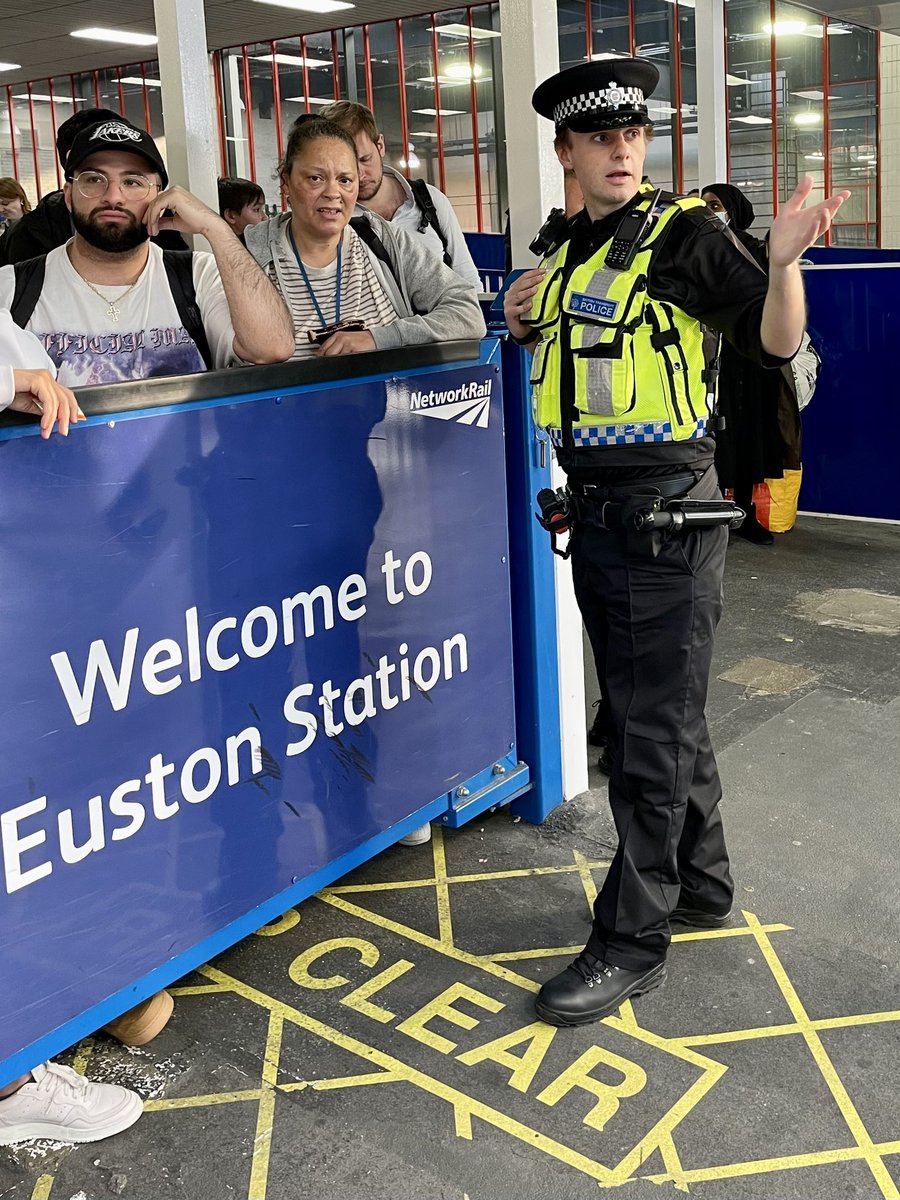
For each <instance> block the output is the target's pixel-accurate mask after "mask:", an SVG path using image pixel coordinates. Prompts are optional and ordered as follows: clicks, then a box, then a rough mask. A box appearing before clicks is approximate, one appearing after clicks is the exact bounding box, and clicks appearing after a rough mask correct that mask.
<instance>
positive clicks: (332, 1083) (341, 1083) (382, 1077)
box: [278, 1071, 403, 1092]
mask: <svg viewBox="0 0 900 1200" xmlns="http://www.w3.org/2000/svg"><path fill="white" fill-rule="evenodd" d="M402 1082H403V1080H402V1079H401V1077H400V1076H399V1075H395V1074H394V1072H393V1071H370V1072H368V1074H365V1075H342V1076H340V1077H339V1078H336V1079H307V1080H298V1081H297V1082H296V1083H280V1084H279V1085H278V1090H279V1091H280V1092H302V1091H303V1090H304V1089H305V1088H308V1087H309V1088H312V1089H313V1091H315V1092H333V1091H340V1090H341V1089H343V1088H355V1087H369V1086H370V1085H371V1084H373V1083H402Z"/></svg>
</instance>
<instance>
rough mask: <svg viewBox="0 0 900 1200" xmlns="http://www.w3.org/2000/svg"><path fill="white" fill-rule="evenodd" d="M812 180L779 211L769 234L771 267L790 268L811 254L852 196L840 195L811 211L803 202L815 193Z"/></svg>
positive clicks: (803, 185) (801, 182)
mask: <svg viewBox="0 0 900 1200" xmlns="http://www.w3.org/2000/svg"><path fill="white" fill-rule="evenodd" d="M812 187H813V178H812V176H811V175H807V176H806V178H805V179H802V180H801V181H800V183H798V184H797V187H796V188H795V189H794V194H793V196H791V198H790V199H789V200H787V201H786V202H785V203H784V204H782V206H781V207H780V208H779V210H778V216H777V217H776V218H775V220H774V221H773V222H772V230H771V232H770V234H769V267H770V269H771V268H772V267H788V266H790V265H791V263H794V262H796V261H797V259H798V258H799V257H800V256H801V254H803V253H804V251H806V250H808V249H809V247H810V246H811V245H812V244H813V243H814V242H815V241H817V240H818V238H820V237H821V236H822V234H823V233H825V232H826V231H827V230H828V229H830V228H831V223H832V221H833V220H834V215H835V213H836V212H837V210H838V209H839V208H840V207H841V205H842V204H843V203H844V201H845V200H849V199H850V193H849V192H838V193H837V194H836V195H834V196H830V197H829V198H828V199H827V200H822V201H821V202H820V203H819V204H814V205H812V207H811V208H804V201H805V200H806V198H807V197H808V196H809V193H810V192H811V191H812Z"/></svg>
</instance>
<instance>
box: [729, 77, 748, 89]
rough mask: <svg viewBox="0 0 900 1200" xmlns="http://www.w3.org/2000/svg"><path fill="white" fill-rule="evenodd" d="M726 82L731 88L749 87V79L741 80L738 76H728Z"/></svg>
mask: <svg viewBox="0 0 900 1200" xmlns="http://www.w3.org/2000/svg"><path fill="white" fill-rule="evenodd" d="M725 82H726V84H727V85H728V86H729V87H749V86H750V80H749V79H741V78H740V77H739V76H738V75H726V76H725Z"/></svg>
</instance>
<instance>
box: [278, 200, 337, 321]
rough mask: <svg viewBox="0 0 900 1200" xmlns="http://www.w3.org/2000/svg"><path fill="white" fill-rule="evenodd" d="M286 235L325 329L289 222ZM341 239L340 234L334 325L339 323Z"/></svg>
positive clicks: (322, 314)
mask: <svg viewBox="0 0 900 1200" xmlns="http://www.w3.org/2000/svg"><path fill="white" fill-rule="evenodd" d="M288 237H289V238H290V239H291V249H292V250H293V252H294V258H296V260H297V266H298V267H299V268H300V274H301V275H302V276H303V282H304V283H305V284H306V290H307V291H308V292H309V298H310V300H312V302H313V308H314V309H315V310H316V315H317V316H318V318H319V320H320V321H321V322H322V328H323V329H327V328H328V322H327V321H326V320H325V314H324V313H323V312H322V308H321V306H320V304H319V302H318V300H317V299H316V293H315V292H314V291H313V286H312V284H311V283H310V282H309V276H308V275H307V273H306V267H304V265H303V259H302V258H301V257H300V255H299V253H298V251H297V243H296V242H295V241H294V231H293V229H291V226H290V223H288ZM343 241H344V238H343V235H341V240H340V241H339V242H338V248H337V279H336V280H335V300H334V323H335V325H340V323H341V250H342V248H343Z"/></svg>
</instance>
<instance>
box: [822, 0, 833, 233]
mask: <svg viewBox="0 0 900 1200" xmlns="http://www.w3.org/2000/svg"><path fill="white" fill-rule="evenodd" d="M830 99H831V59H830V51H829V47H828V18H827V17H826V16H823V17H822V107H823V109H824V111H823V113H822V148H823V150H824V151H825V195H826V196H830V195H831V118H830V116H829V112H828V105H829V101H830ZM825 245H826V246H830V245H831V229H830V227H829V228H828V229H826V231H825Z"/></svg>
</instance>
